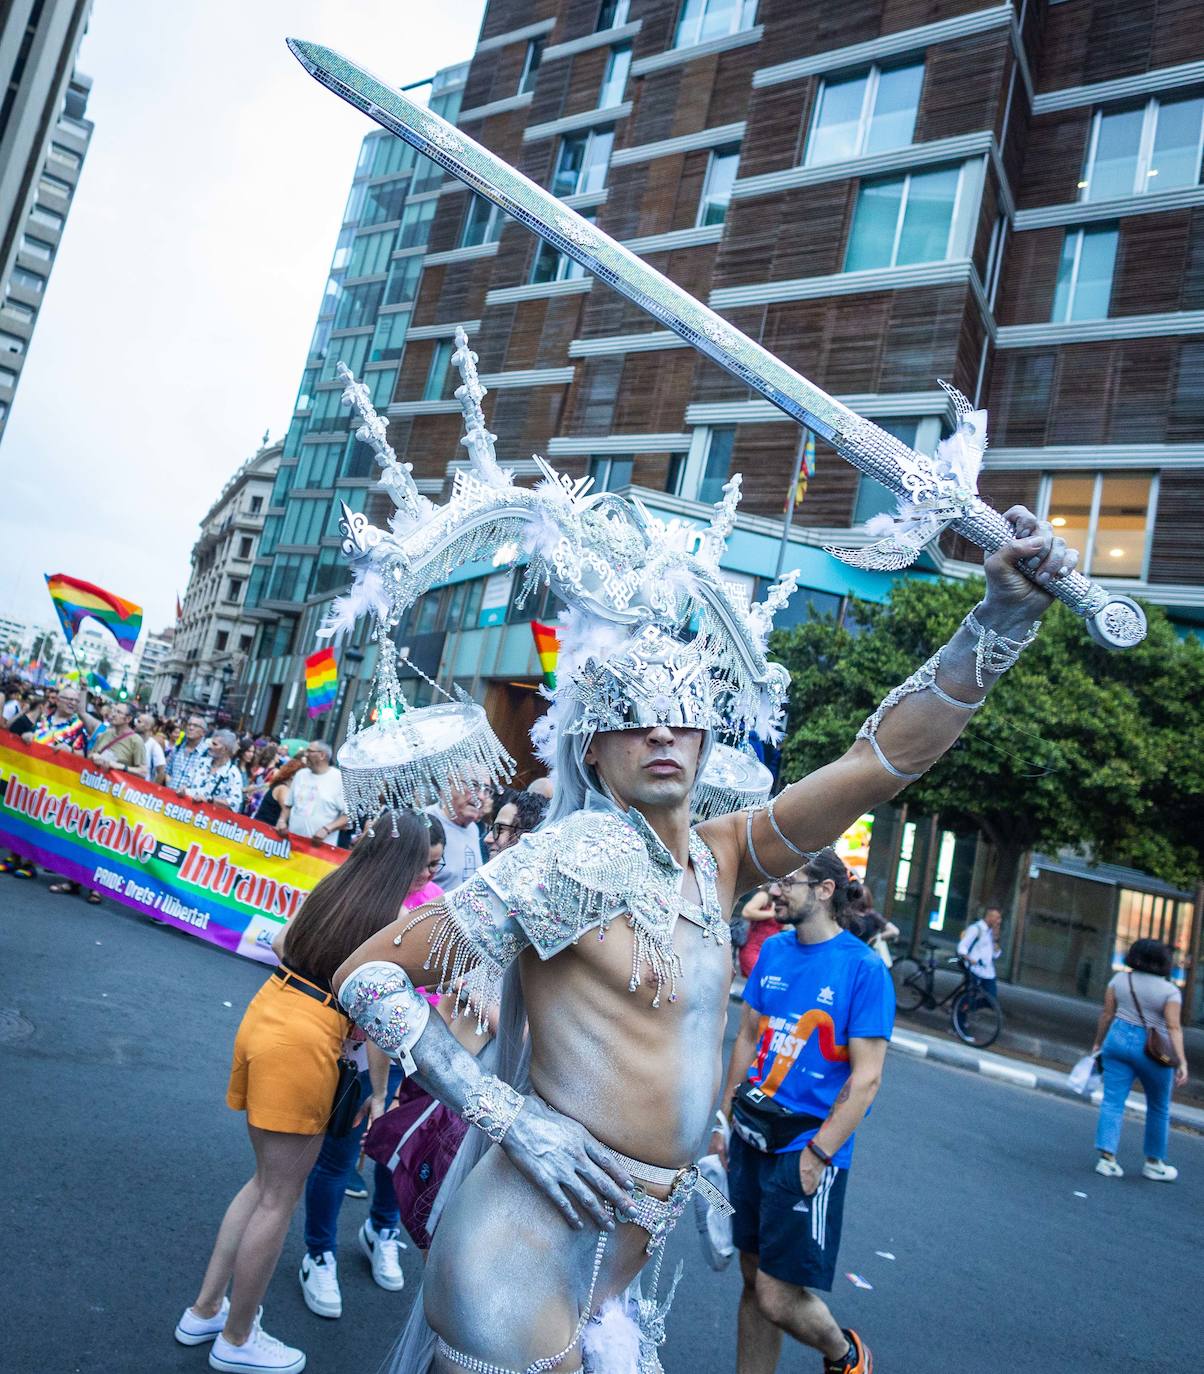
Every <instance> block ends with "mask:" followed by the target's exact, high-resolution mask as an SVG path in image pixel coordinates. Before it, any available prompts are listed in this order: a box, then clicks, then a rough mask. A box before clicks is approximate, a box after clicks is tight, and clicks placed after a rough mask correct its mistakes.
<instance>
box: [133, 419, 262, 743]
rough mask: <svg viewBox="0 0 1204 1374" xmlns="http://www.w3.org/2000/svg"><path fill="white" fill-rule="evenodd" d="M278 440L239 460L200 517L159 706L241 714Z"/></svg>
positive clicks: (158, 685)
mask: <svg viewBox="0 0 1204 1374" xmlns="http://www.w3.org/2000/svg"><path fill="white" fill-rule="evenodd" d="M280 453H281V445H280V444H270V443H268V442H267V436H266V435H265V436H264V444H263V447H262V448H260V449H259V450H258V452H256V453H255V454H253V455H252V456H251V457H250V458H248V459H247V460H246V462H244V463H243V464H242V466H241V467H240V468H239V469H238V471H237V472H236V473H235V474H234V476H233V477H231V478H230V480H229V481H228V482H227V483H226V485H225V486H224V487H223V488H222V491H221V494H220V495H219V496H218V498H217V500H216V501H214V503H213V505H212V506H210V507H209V510H208V511H207V512H206V513H205V517H204V519H203V520H202V521H201V534H200V538H199V539H198V540H197V542H196V543H195V544H194V545H193V548H192V572H191V575H190V576H189V579H188V590H187V591H186V592H185V594H184V600H183V602H182V604H181V614H180V618H179V620H178V621H177V623H176V626H175V631H174V633H173V635H172V638H171V643H170V646H169V647H168V649H167V651H166V652H165V653H163V654H162V655H161V657H159V660H158V663H157V665H156V667H155V671H154V675H153V681H152V685H151V701H152V702H153V704H154V705H155V706H156V707H157V708H159V709H168V710H173V711H174V710H184V711H194V710H206V711H207V710H214V711H216V710H217V709H219V708H221V709H224V710H226V711H228V712H229V713H230V714H231V715H232V716H238V715H241V714H242V707H243V696H242V686H241V684H242V680H243V677H244V672H245V668H246V665H247V662H248V659H249V656H250V653H251V649H252V646H253V644H254V639H255V625H254V624H253V623H252V622H251V621H250V620H248V618H247V616H246V610H245V600H246V590H247V582H248V580H249V579H250V576H251V568H252V566H253V564H254V561H255V558H256V556H257V554H258V552H259V541H260V538H261V536H262V533H263V526H264V519H265V516H266V512H267V509H268V505H269V502H270V501H271V496H272V487H273V483H274V482H275V480H276V472H277V468H278V466H279V463H280Z"/></svg>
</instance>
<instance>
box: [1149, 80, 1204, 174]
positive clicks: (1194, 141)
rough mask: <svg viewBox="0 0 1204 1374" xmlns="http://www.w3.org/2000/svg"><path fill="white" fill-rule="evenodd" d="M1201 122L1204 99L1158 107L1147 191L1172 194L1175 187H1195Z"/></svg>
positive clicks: (1167, 103)
mask: <svg viewBox="0 0 1204 1374" xmlns="http://www.w3.org/2000/svg"><path fill="white" fill-rule="evenodd" d="M1202 122H1204V99H1201V98H1198V97H1197V98H1196V99H1194V100H1175V101H1167V102H1166V103H1165V104H1163V105H1161V106H1159V108H1158V112H1157V123H1156V125H1155V129H1154V146H1153V150H1152V152H1151V154H1150V165H1149V167H1148V168H1147V169H1146V174H1145V175H1146V187H1145V189H1147V190H1150V191H1169V190H1170V189H1171V188H1172V187H1174V186H1195V185H1196V183H1197V182H1198V181H1199V180H1200V129H1201V124H1202ZM1141 189H1142V188H1141V187H1138V190H1141Z"/></svg>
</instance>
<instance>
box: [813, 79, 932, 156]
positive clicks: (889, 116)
mask: <svg viewBox="0 0 1204 1374" xmlns="http://www.w3.org/2000/svg"><path fill="white" fill-rule="evenodd" d="M923 84H924V64H923V62H914V63H911V64H909V65H907V66H905V67H891V68H888V69H887V70H886V71H883V70H882V69H881V68H879V67H871V68H870V69H869V71H868V72H858V73H856V74H855V75H851V76H842V77H839V78H836V79H834V80H829V81H825V82H824V83H823V86H822V87H821V88H820V92H819V97H818V99H817V100H816V102H815V113H814V115H813V116H812V119H811V132H810V135H809V137H808V139H807V155H806V157H805V159H804V161H805V163H806V165H807V166H815V165H817V164H819V163H825V162H840V161H842V160H843V159H846V158H853V157H862V156H864V155H865V154H867V153H879V152H883V151H885V150H886V149H888V148H902V147H905V146H906V145H907V144H909V143H910V142H911V138H912V134H913V132H914V130H915V123H916V110H917V109H918V108H919V103H920V87H921V86H922V85H923Z"/></svg>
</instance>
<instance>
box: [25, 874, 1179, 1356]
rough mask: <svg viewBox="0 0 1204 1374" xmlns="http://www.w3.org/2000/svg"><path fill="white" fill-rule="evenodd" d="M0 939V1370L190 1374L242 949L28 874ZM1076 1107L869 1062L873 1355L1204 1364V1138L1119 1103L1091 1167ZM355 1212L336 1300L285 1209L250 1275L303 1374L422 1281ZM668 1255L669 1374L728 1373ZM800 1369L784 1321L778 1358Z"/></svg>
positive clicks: (867, 1235) (704, 1290) (680, 1252)
mask: <svg viewBox="0 0 1204 1374" xmlns="http://www.w3.org/2000/svg"><path fill="white" fill-rule="evenodd" d="M0 950H2V954H0V1072H2V1074H3V1085H4V1113H3V1122H4V1125H3V1129H2V1131H0V1169H2V1171H3V1190H2V1193H0V1196H2V1198H3V1211H4V1219H5V1231H6V1233H7V1235H8V1242H7V1244H6V1245H5V1247H4V1253H5V1257H6V1261H7V1264H8V1268H7V1270H5V1273H4V1278H3V1281H2V1282H0V1374H177V1371H179V1372H180V1374H192V1372H193V1371H195V1372H196V1374H199V1372H200V1371H202V1370H205V1369H207V1367H208V1366H207V1363H206V1349H207V1347H201V1348H194V1349H186V1348H183V1347H181V1346H178V1345H177V1344H176V1343H175V1341H174V1340H173V1339H172V1328H173V1326H174V1324H175V1321H176V1319H177V1317H178V1316H179V1314H180V1312H181V1311H182V1309H183V1307H184V1306H185V1304H186V1303H187V1302H189V1301H190V1300H191V1299H192V1297H193V1296H194V1294H195V1291H196V1287H197V1284H198V1282H199V1279H200V1275H201V1271H202V1268H203V1265H204V1263H205V1260H206V1258H207V1256H208V1252H209V1247H210V1245H211V1243H212V1240H213V1234H214V1230H215V1227H216V1225H217V1223H218V1220H219V1218H220V1216H221V1213H222V1210H223V1208H224V1207H225V1204H226V1202H227V1201H228V1199H229V1197H230V1196H231V1195H232V1194H233V1193H234V1192H235V1191H236V1189H237V1188H238V1187H239V1186H240V1185H241V1184H242V1182H243V1181H244V1179H245V1178H246V1176H247V1175H248V1174H249V1173H250V1169H251V1152H250V1148H249V1146H248V1144H247V1140H246V1132H245V1127H244V1123H243V1118H242V1117H241V1116H239V1115H236V1114H235V1113H233V1112H231V1111H229V1110H228V1109H227V1108H226V1106H225V1103H224V1094H225V1084H226V1075H227V1071H228V1067H229V1055H230V1046H231V1043H232V1040H233V1036H234V1031H235V1028H236V1027H237V1025H238V1021H239V1018H240V1016H241V1015H242V1011H243V1008H244V1007H245V1006H246V1004H247V1001H248V1000H249V999H250V997H251V996H252V995H253V994H254V992H255V990H256V988H257V987H258V986H259V984H260V982H261V981H262V979H263V977H264V971H263V969H262V968H261V967H259V966H256V965H253V964H251V963H248V962H246V961H244V960H242V959H239V958H238V957H236V956H234V955H228V954H224V953H221V952H219V951H217V950H215V949H213V948H211V947H210V946H208V945H205V944H204V943H202V942H201V941H199V940H197V939H195V938H194V937H192V936H189V935H187V934H184V933H182V932H177V931H175V930H171V929H167V928H164V927H159V926H155V925H152V924H151V923H150V922H149V921H146V920H144V919H142V918H141V917H138V916H135V915H133V914H131V913H127V912H125V911H123V910H122V909H120V908H118V907H115V906H113V905H112V904H109V903H106V904H105V905H103V906H99V907H91V906H87V905H85V903H84V902H83V901H82V899H80V898H75V897H56V896H52V895H50V894H49V893H47V891H46V885H45V880H44V879H43V878H39V879H38V880H37V881H36V882H27V883H21V882H18V881H16V880H14V879H11V878H0ZM733 1020H734V1018H733ZM649 1108H650V1110H652V1109H654V1104H651V1103H650V1104H649ZM1093 1129H1094V1112H1093V1110H1092V1109H1091V1108H1090V1106H1087V1105H1084V1104H1082V1103H1078V1102H1067V1101H1063V1100H1060V1099H1058V1098H1054V1097H1050V1096H1047V1095H1044V1094H1041V1093H1038V1092H1034V1091H1031V1090H1028V1089H1025V1088H1023V1087H1020V1086H1016V1085H1013V1084H1011V1083H1007V1082H1000V1081H996V1080H994V1079H991V1078H989V1077H983V1076H979V1075H974V1074H969V1073H965V1072H962V1071H960V1070H958V1069H956V1068H951V1067H947V1066H945V1065H942V1064H937V1063H933V1062H931V1061H928V1060H923V1059H916V1058H914V1057H909V1056H908V1055H906V1054H903V1053H892V1054H891V1055H890V1056H889V1057H888V1060H887V1073H886V1079H885V1082H884V1085H883V1088H882V1091H881V1094H880V1096H879V1100H878V1103H877V1105H876V1107H875V1110H874V1113H873V1116H872V1117H871V1119H870V1121H869V1122H868V1123H867V1124H866V1126H865V1127H864V1128H863V1131H862V1133H861V1139H860V1142H859V1144H858V1148H857V1158H856V1160H855V1162H854V1167H853V1173H852V1178H851V1181H850V1186H849V1190H848V1201H847V1206H846V1212H845V1229H844V1241H843V1245H842V1249H841V1256H840V1263H839V1273H838V1277H837V1279H836V1287H835V1290H834V1292H833V1294H832V1297H831V1305H832V1307H833V1310H834V1311H835V1313H836V1315H837V1317H838V1319H839V1320H840V1321H841V1322H842V1323H843V1324H845V1325H851V1326H855V1327H857V1328H858V1329H859V1330H860V1331H862V1332H863V1333H864V1335H865V1336H866V1338H867V1340H868V1341H869V1343H870V1344H871V1346H872V1348H873V1350H874V1355H875V1369H876V1370H877V1371H878V1374H998V1371H1000V1370H1006V1371H1009V1374H1011V1372H1012V1371H1024V1370H1034V1371H1035V1370H1044V1369H1057V1370H1058V1371H1059V1374H1124V1372H1125V1371H1151V1374H1152V1371H1155V1370H1157V1371H1163V1370H1185V1371H1186V1370H1194V1369H1198V1368H1200V1364H1199V1318H1198V1309H1197V1308H1196V1306H1195V1304H1196V1302H1197V1301H1198V1293H1199V1283H1200V1278H1201V1264H1200V1246H1199V1219H1200V1218H1201V1216H1204V1138H1201V1137H1199V1136H1194V1135H1188V1134H1181V1133H1176V1134H1175V1135H1174V1136H1173V1137H1172V1142H1171V1158H1172V1160H1173V1161H1174V1162H1175V1163H1177V1164H1178V1165H1179V1166H1180V1168H1181V1170H1182V1177H1181V1179H1180V1181H1179V1182H1178V1183H1176V1184H1173V1185H1165V1184H1154V1183H1148V1182H1146V1181H1144V1180H1143V1179H1142V1178H1141V1177H1140V1176H1139V1165H1140V1147H1141V1141H1140V1127H1139V1126H1137V1125H1135V1124H1133V1123H1129V1124H1127V1125H1126V1127H1125V1137H1124V1141H1123V1145H1122V1155H1121V1158H1122V1162H1123V1163H1124V1164H1125V1165H1126V1167H1127V1168H1129V1170H1130V1172H1129V1175H1128V1176H1127V1177H1126V1178H1124V1179H1123V1180H1119V1181H1111V1180H1106V1179H1103V1178H1099V1177H1098V1176H1097V1175H1095V1174H1094V1173H1093V1172H1092V1163H1093V1159H1094V1156H1093V1151H1092V1148H1091V1143H1092V1132H1093ZM365 1206H366V1204H365V1203H363V1202H357V1201H354V1200H352V1199H348V1200H347V1203H346V1206H345V1208H344V1211H343V1218H342V1231H341V1236H340V1241H341V1245H340V1256H341V1278H342V1283H343V1304H344V1314H345V1315H344V1316H343V1318H342V1319H341V1320H340V1321H335V1322H332V1321H324V1320H322V1319H321V1318H318V1317H315V1316H313V1315H312V1314H311V1313H310V1312H309V1311H308V1310H307V1309H306V1308H305V1306H304V1305H303V1303H302V1300H301V1294H300V1291H299V1288H298V1284H297V1277H296V1273H297V1265H298V1263H299V1261H300V1258H301V1253H302V1240H301V1223H300V1218H299V1217H298V1218H297V1219H295V1220H294V1223H293V1228H292V1231H291V1233H290V1235H289V1238H288V1241H287V1242H286V1245H285V1250H284V1257H283V1259H282V1261H281V1264H280V1268H279V1269H278V1271H277V1273H276V1276H275V1278H274V1279H273V1282H272V1285H271V1287H270V1289H269V1290H268V1294H267V1298H266V1300H265V1303H266V1315H265V1326H266V1327H267V1329H268V1330H269V1331H270V1332H272V1333H273V1334H274V1335H279V1336H281V1337H282V1338H284V1339H285V1340H287V1341H289V1342H290V1343H292V1344H296V1345H300V1346H302V1347H303V1348H304V1349H305V1350H306V1351H307V1352H308V1354H309V1365H308V1368H309V1370H310V1371H312V1374H375V1371H377V1370H379V1369H381V1368H382V1364H383V1362H384V1360H385V1357H386V1355H387V1353H388V1350H389V1347H390V1344H391V1343H392V1340H393V1338H394V1336H395V1335H396V1332H397V1330H398V1328H399V1326H400V1324H401V1320H402V1317H403V1314H404V1312H405V1311H406V1310H407V1307H408V1303H409V1301H410V1294H411V1290H412V1288H413V1286H414V1285H415V1284H416V1282H417V1277H418V1272H419V1269H420V1261H419V1260H418V1259H417V1258H416V1255H415V1252H414V1251H413V1250H412V1249H411V1250H409V1251H407V1252H406V1256H405V1268H406V1279H407V1290H406V1291H404V1292H402V1293H399V1294H393V1293H386V1292H384V1291H383V1290H381V1289H379V1288H377V1287H375V1286H374V1284H373V1283H372V1281H371V1277H370V1275H369V1273H368V1270H367V1266H366V1263H365V1262H364V1261H363V1260H362V1258H361V1257H360V1255H359V1254H358V1251H357V1249H356V1246H355V1231H356V1228H357V1227H358V1226H359V1223H360V1221H361V1220H362V1218H363V1215H364V1208H365ZM679 1259H680V1260H682V1261H684V1263H685V1267H686V1276H685V1280H684V1282H683V1284H682V1286H681V1288H680V1290H679V1292H678V1297H677V1301H676V1304H675V1306H674V1309H673V1313H672V1315H671V1317H670V1320H669V1342H668V1345H667V1347H666V1350H665V1351H664V1354H663V1358H664V1362H665V1368H666V1371H667V1374H687V1372H688V1374H711V1371H716V1374H718V1371H729V1370H733V1369H734V1368H735V1342H736V1334H735V1329H736V1328H735V1310H736V1299H737V1295H738V1291H739V1278H738V1274H737V1272H736V1271H735V1268H734V1267H733V1268H730V1269H728V1270H727V1271H725V1272H723V1273H720V1274H716V1273H713V1272H712V1271H711V1270H709V1269H708V1268H707V1267H706V1266H705V1265H704V1263H703V1260H702V1257H701V1252H700V1249H699V1246H698V1241H697V1238H696V1235H695V1233H694V1227H693V1221H692V1217H691V1216H690V1215H689V1214H687V1216H686V1218H685V1219H684V1220H683V1223H682V1225H681V1226H680V1227H679V1228H678V1231H677V1233H676V1235H675V1236H674V1237H673V1239H672V1241H671V1242H670V1250H669V1262H670V1263H669V1264H667V1265H666V1274H668V1273H669V1272H670V1267H671V1265H672V1264H675V1263H676V1262H677V1261H678V1260H679ZM499 1261H500V1262H503V1263H504V1256H499ZM850 1274H855V1275H857V1276H859V1278H860V1280H861V1282H862V1283H863V1284H865V1285H868V1286H865V1287H862V1286H858V1285H856V1284H854V1282H853V1281H852V1280H851V1279H850V1278H849V1277H847V1276H848V1275H850ZM1193 1311H1194V1312H1196V1313H1197V1315H1196V1316H1195V1317H1192V1316H1191V1315H1190V1314H1191V1313H1192V1312H1193ZM819 1367H820V1366H819V1360H818V1357H817V1356H816V1355H814V1354H813V1353H812V1352H810V1351H805V1350H803V1349H802V1348H801V1347H798V1346H796V1345H790V1344H789V1343H788V1346H787V1349H786V1350H785V1352H784V1354H783V1357H782V1361H781V1364H780V1366H779V1368H780V1369H781V1370H783V1371H790V1374H794V1371H811V1374H818V1371H819Z"/></svg>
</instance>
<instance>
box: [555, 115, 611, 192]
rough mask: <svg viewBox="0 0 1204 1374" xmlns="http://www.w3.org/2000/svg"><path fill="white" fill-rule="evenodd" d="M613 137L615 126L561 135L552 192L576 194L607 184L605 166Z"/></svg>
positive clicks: (600, 187) (596, 189)
mask: <svg viewBox="0 0 1204 1374" xmlns="http://www.w3.org/2000/svg"><path fill="white" fill-rule="evenodd" d="M614 141H615V131H614V130H613V129H594V130H593V131H592V132H590V133H588V134H572V135H570V136H568V137H566V138H563V139H561V141H560V149H559V152H558V153H557V156H556V170H555V171H554V172H553V173H552V186H551V191H552V194H553V195H555V196H576V195H581V194H582V193H584V192H586V191H600V190H601V189H602V188H603V186H605V185H606V167H607V164H608V163H609V161H610V150H611V147H612V145H613V144H614Z"/></svg>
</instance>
